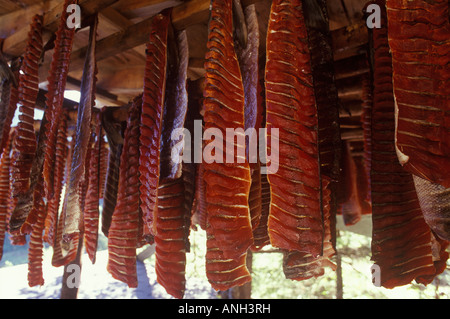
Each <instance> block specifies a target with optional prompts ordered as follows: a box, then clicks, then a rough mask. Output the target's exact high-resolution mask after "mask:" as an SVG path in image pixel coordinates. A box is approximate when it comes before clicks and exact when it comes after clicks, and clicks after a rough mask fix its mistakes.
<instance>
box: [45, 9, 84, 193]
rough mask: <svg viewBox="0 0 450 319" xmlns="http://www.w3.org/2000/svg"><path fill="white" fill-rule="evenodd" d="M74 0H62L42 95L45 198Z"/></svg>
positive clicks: (72, 30)
mask: <svg viewBox="0 0 450 319" xmlns="http://www.w3.org/2000/svg"><path fill="white" fill-rule="evenodd" d="M77 2H78V1H77V0H65V2H64V7H63V11H62V13H61V17H60V22H59V27H58V30H57V31H56V39H55V48H54V51H53V57H52V62H51V67H50V75H49V77H48V79H47V81H48V92H47V94H46V98H47V100H46V109H45V113H44V117H46V119H47V124H46V125H47V126H48V127H47V131H46V132H47V133H46V144H45V145H46V150H45V160H44V167H43V174H44V185H45V194H46V197H47V199H50V198H52V197H53V194H54V190H53V168H54V157H55V156H54V152H55V150H56V147H55V146H56V137H57V129H58V125H59V122H60V121H61V118H62V104H63V101H64V94H61V92H64V89H65V87H66V82H67V74H68V72H69V64H70V53H71V50H72V44H73V38H74V35H75V28H69V27H68V26H67V18H68V12H67V7H68V6H69V5H71V4H77Z"/></svg>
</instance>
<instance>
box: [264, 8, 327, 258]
mask: <svg viewBox="0 0 450 319" xmlns="http://www.w3.org/2000/svg"><path fill="white" fill-rule="evenodd" d="M307 40H308V38H307V32H306V26H305V20H304V18H303V12H302V3H301V1H298V0H292V1H282V0H275V1H273V3H272V8H271V14H270V20H269V26H268V34H267V62H266V119H267V124H266V126H267V131H268V132H267V134H268V152H271V151H272V152H273V151H274V150H272V149H271V142H270V141H271V136H272V134H273V132H272V130H273V129H279V154H280V156H279V169H278V172H276V173H274V174H269V175H268V179H269V183H270V188H271V199H272V200H271V204H270V215H269V221H268V229H269V235H270V241H271V244H272V246H274V247H279V248H282V249H287V250H298V251H303V252H307V253H310V254H312V255H313V256H319V255H321V254H322V250H323V247H322V242H323V236H324V234H323V216H322V211H321V210H322V208H321V206H322V203H321V187H322V185H321V182H320V169H319V166H320V162H319V150H318V131H317V130H318V120H317V108H316V102H315V97H314V88H313V82H312V81H313V80H312V73H311V58H310V52H309V47H308V41H307Z"/></svg>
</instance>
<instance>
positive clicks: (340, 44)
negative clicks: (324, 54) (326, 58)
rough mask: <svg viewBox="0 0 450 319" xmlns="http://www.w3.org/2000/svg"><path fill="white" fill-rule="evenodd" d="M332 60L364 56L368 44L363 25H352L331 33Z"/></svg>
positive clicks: (365, 28)
mask: <svg viewBox="0 0 450 319" xmlns="http://www.w3.org/2000/svg"><path fill="white" fill-rule="evenodd" d="M331 38H332V45H333V54H334V60H335V61H336V60H341V59H345V58H348V57H351V56H354V55H360V54H364V52H365V50H367V49H366V48H367V44H368V42H369V34H368V32H367V27H366V25H365V24H354V25H351V26H347V27H344V28H340V29H337V30H334V31H331Z"/></svg>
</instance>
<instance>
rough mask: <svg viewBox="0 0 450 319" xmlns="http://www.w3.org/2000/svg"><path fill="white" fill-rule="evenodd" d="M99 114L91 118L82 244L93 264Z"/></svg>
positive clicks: (97, 181) (97, 211)
mask: <svg viewBox="0 0 450 319" xmlns="http://www.w3.org/2000/svg"><path fill="white" fill-rule="evenodd" d="M101 114H102V113H101V112H98V113H97V114H96V115H95V116H93V122H94V124H93V130H92V132H93V135H92V137H93V140H94V142H93V143H91V145H90V148H91V150H90V159H89V166H88V172H87V173H88V175H89V177H88V182H87V188H86V196H85V199H84V214H83V225H84V243H85V247H86V252H87V254H88V256H89V259H90V260H91V262H92V263H95V259H96V258H95V257H96V252H97V244H98V230H99V217H100V216H99V215H100V208H99V205H100V202H99V201H100V185H101V177H100V174H101V170H100V165H101V163H100V160H101V152H102V149H103V145H102V144H103V143H104V142H105V141H104V140H103V135H102V133H101V132H102V126H101Z"/></svg>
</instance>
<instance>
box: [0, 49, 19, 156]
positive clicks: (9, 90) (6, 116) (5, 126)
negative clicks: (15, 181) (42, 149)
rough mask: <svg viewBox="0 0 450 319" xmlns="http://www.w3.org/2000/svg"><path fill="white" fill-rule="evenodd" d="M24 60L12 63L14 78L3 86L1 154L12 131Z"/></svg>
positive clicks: (0, 126)
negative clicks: (18, 85) (18, 83)
mask: <svg viewBox="0 0 450 319" xmlns="http://www.w3.org/2000/svg"><path fill="white" fill-rule="evenodd" d="M21 65H22V58H16V59H13V60H12V61H11V67H10V71H11V76H14V78H11V79H9V80H8V81H5V82H4V83H3V86H2V95H1V100H0V154H1V153H2V152H3V150H4V149H5V147H6V143H7V142H8V139H9V134H10V131H11V124H12V120H13V118H14V114H15V112H16V109H17V103H18V101H19V90H18V87H17V86H16V84H17V82H18V80H19V75H20V73H19V72H20V67H21Z"/></svg>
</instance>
